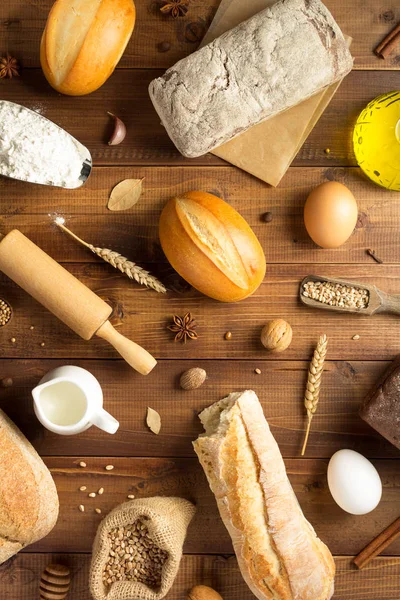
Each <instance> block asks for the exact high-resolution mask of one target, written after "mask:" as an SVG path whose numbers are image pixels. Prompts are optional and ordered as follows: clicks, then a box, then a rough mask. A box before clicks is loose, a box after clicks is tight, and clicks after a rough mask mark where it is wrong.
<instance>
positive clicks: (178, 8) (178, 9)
mask: <svg viewBox="0 0 400 600" xmlns="http://www.w3.org/2000/svg"><path fill="white" fill-rule="evenodd" d="M188 8H189V0H164V5H163V6H162V7H161V8H160V10H161V12H162V13H163V14H165V15H168V14H170V15H171V17H174V19H176V17H184V16H185V15H186V13H187V11H188Z"/></svg>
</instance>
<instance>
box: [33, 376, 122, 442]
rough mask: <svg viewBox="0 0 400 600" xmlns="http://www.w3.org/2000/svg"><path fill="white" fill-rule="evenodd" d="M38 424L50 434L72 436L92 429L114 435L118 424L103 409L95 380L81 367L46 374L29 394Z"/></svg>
mask: <svg viewBox="0 0 400 600" xmlns="http://www.w3.org/2000/svg"><path fill="white" fill-rule="evenodd" d="M32 396H33V405H34V410H35V414H36V416H37V418H38V419H39V421H40V422H41V423H42V425H44V427H46V428H47V429H49V430H50V431H54V433H59V434H61V435H75V434H76V433H81V432H82V431H85V430H86V429H88V428H89V427H91V425H96V427H99V428H100V429H103V431H107V433H115V432H116V431H117V429H118V427H119V423H118V421H117V420H116V419H114V417H113V416H112V415H110V414H109V413H108V412H107V411H105V410H104V409H103V392H102V389H101V387H100V384H99V382H98V381H97V379H96V378H95V377H94V376H93V375H92V374H91V373H89V371H86V369H81V367H74V366H69V365H68V366H65V367H58V368H57V369H53V370H52V371H49V372H48V373H47V374H46V375H45V376H44V377H43V378H42V379H41V380H40V382H39V385H38V386H37V387H35V388H34V389H33V390H32Z"/></svg>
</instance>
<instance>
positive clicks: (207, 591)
mask: <svg viewBox="0 0 400 600" xmlns="http://www.w3.org/2000/svg"><path fill="white" fill-rule="evenodd" d="M186 600H223V598H222V596H220V595H219V594H218V592H216V591H215V590H213V589H211V588H210V587H207V586H206V585H196V586H195V587H194V588H192V589H191V590H190V592H189V593H188V595H187V597H186Z"/></svg>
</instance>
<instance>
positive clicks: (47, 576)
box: [39, 564, 71, 600]
mask: <svg viewBox="0 0 400 600" xmlns="http://www.w3.org/2000/svg"><path fill="white" fill-rule="evenodd" d="M70 582H71V577H70V571H69V569H68V567H66V566H65V565H56V564H50V565H47V567H46V568H45V570H44V571H43V573H42V576H41V578H40V586H39V593H40V596H39V599H40V600H64V598H65V597H66V596H67V594H68V591H69V584H70Z"/></svg>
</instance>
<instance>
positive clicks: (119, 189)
mask: <svg viewBox="0 0 400 600" xmlns="http://www.w3.org/2000/svg"><path fill="white" fill-rule="evenodd" d="M143 179H144V177H142V179H124V180H123V181H120V182H119V183H117V185H116V186H115V187H114V188H113V189H112V191H111V194H110V197H109V199H108V204H107V208H108V210H127V209H128V208H131V207H132V206H135V204H136V203H137V202H138V201H139V198H140V195H141V193H142V182H143Z"/></svg>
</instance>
